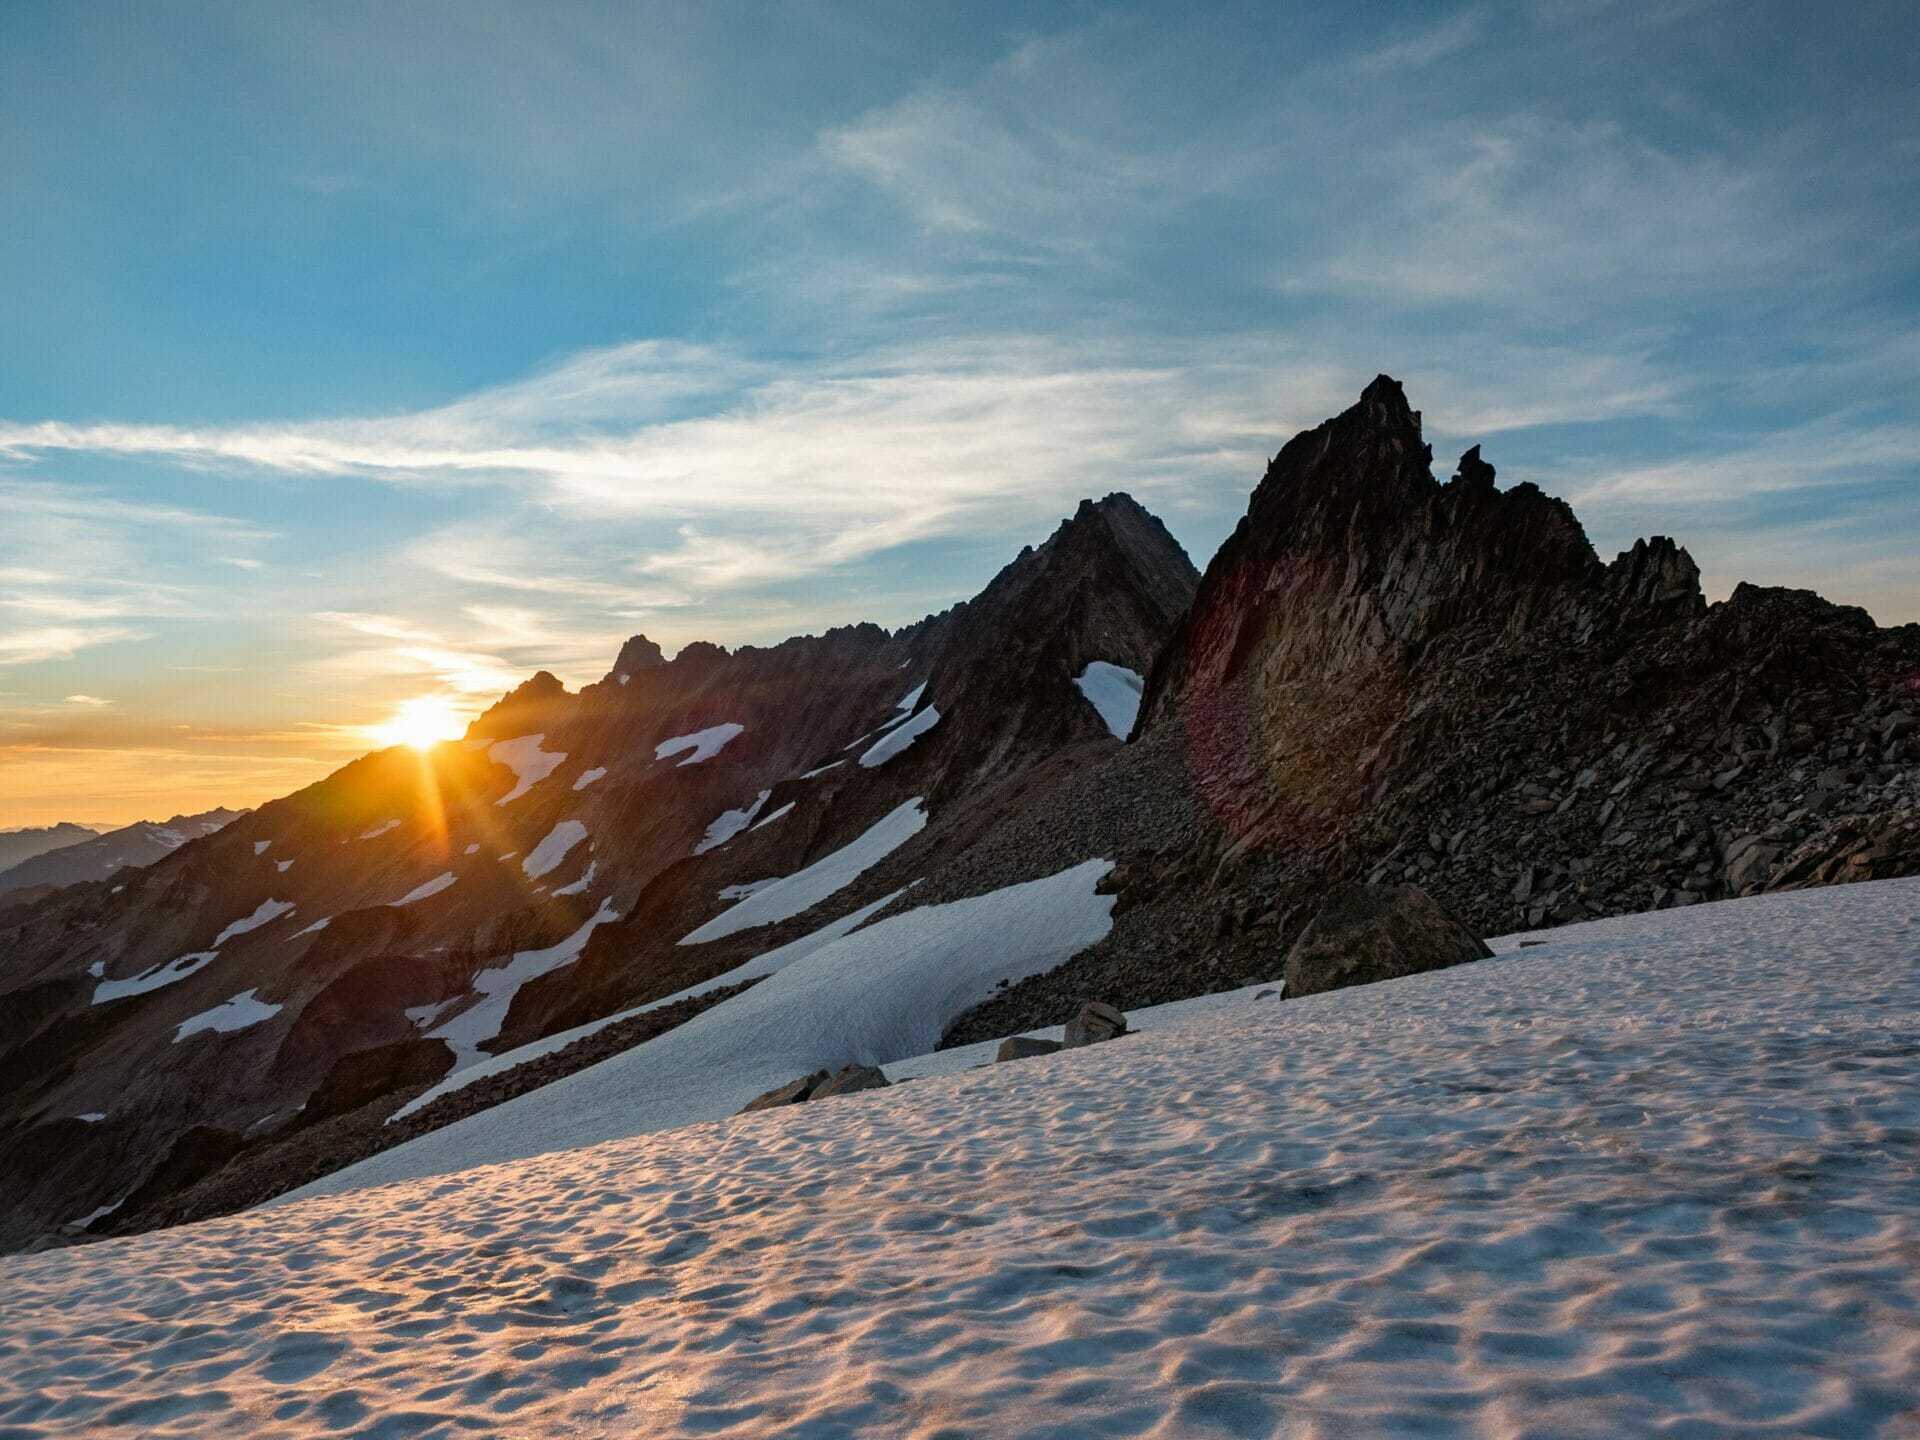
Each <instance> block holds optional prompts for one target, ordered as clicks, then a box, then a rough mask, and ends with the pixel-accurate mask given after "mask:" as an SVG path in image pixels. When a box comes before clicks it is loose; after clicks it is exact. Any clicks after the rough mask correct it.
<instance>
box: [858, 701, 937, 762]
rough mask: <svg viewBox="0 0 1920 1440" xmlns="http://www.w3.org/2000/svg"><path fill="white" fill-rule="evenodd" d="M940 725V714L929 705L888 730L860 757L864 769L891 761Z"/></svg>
mask: <svg viewBox="0 0 1920 1440" xmlns="http://www.w3.org/2000/svg"><path fill="white" fill-rule="evenodd" d="M939 723H940V712H939V711H938V710H936V709H935V708H934V707H933V706H931V705H929V706H927V708H926V709H924V710H922V711H921V712H920V713H919V714H918V715H916V716H914V717H913V718H912V719H911V720H909V721H907V723H906V724H904V725H902V726H899V727H898V728H897V729H893V730H889V731H888V732H887V733H886V734H885V735H883V736H881V737H880V738H879V739H878V740H876V741H874V743H873V745H872V747H871V748H870V749H868V750H865V751H863V752H862V753H861V755H860V764H861V766H862V767H863V768H864V769H868V770H873V769H877V768H878V767H880V766H882V765H884V764H886V763H887V761H889V760H891V759H893V757H894V756H896V755H898V754H899V753H900V752H901V751H903V750H905V749H906V748H907V747H908V746H909V745H911V744H913V742H914V741H916V740H918V739H919V738H920V737H921V736H922V735H924V734H926V733H927V731H929V730H931V729H932V728H933V727H934V726H936V725H938V724H939Z"/></svg>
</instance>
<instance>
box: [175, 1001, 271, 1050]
mask: <svg viewBox="0 0 1920 1440" xmlns="http://www.w3.org/2000/svg"><path fill="white" fill-rule="evenodd" d="M254 995H255V992H254V991H252V990H242V991H241V992H240V993H239V994H238V995H234V996H231V997H230V998H228V999H227V1000H225V1001H223V1002H222V1003H220V1004H218V1005H216V1006H214V1007H213V1009H211V1010H203V1011H202V1012H201V1013H200V1014H198V1015H195V1016H193V1017H191V1018H190V1019H187V1020H184V1021H182V1022H181V1024H180V1028H179V1029H177V1030H175V1031H174V1032H173V1043H174V1044H176V1045H178V1044H179V1043H180V1042H181V1041H182V1040H184V1039H186V1038H187V1037H188V1036H189V1035H197V1034H199V1033H200V1032H201V1031H202V1030H212V1031H216V1032H218V1033H220V1034H229V1033H231V1032H232V1031H235V1030H244V1029H246V1028H247V1027H248V1026H249V1025H258V1024H259V1023H260V1022H261V1021H262V1020H271V1019H272V1018H273V1017H274V1016H275V1015H278V1014H279V1013H280V1007H279V1006H278V1005H269V1004H268V1003H267V1002H266V1001H264V1000H257V999H255V998H254Z"/></svg>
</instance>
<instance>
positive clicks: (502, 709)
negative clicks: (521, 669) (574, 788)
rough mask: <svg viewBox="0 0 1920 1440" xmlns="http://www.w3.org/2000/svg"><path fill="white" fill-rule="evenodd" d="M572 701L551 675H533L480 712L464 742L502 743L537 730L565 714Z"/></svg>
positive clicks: (468, 728)
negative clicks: (497, 741) (483, 739)
mask: <svg viewBox="0 0 1920 1440" xmlns="http://www.w3.org/2000/svg"><path fill="white" fill-rule="evenodd" d="M574 698H575V697H574V696H573V694H572V693H571V692H570V691H569V690H568V689H567V687H566V686H565V685H562V684H561V683H560V680H559V677H557V676H555V675H554V674H553V673H552V672H550V671H546V670H540V671H536V672H535V673H534V675H533V676H532V678H530V679H527V680H523V681H521V682H520V683H519V684H518V685H516V686H514V688H513V689H512V690H509V691H508V692H507V693H506V694H505V695H503V696H502V697H501V698H500V699H498V700H496V701H495V702H494V703H493V704H492V705H491V706H489V707H488V708H487V709H486V710H485V711H483V712H482V713H481V714H480V716H479V718H477V719H476V720H475V721H474V722H473V723H472V724H471V725H469V726H468V727H467V738H468V739H479V738H482V737H485V738H490V739H495V740H505V739H509V738H511V737H512V736H515V735H525V734H528V733H530V732H532V731H536V730H540V729H542V728H543V727H545V726H550V725H552V724H554V723H556V720H557V718H558V717H560V716H562V715H564V714H565V713H566V712H568V711H569V710H570V709H571V707H572V703H573V700H574Z"/></svg>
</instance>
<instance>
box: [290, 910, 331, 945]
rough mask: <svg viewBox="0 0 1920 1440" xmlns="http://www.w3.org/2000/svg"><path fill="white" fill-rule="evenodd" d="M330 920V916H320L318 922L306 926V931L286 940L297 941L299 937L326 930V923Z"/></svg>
mask: <svg viewBox="0 0 1920 1440" xmlns="http://www.w3.org/2000/svg"><path fill="white" fill-rule="evenodd" d="M331 919H333V917H332V916H331V915H322V916H321V917H320V918H319V919H318V920H316V921H314V922H313V924H311V925H309V926H307V928H306V929H304V930H302V931H300V932H298V933H297V934H295V935H292V936H290V937H288V938H290V939H293V940H298V939H299V938H300V936H301V935H311V934H313V932H314V931H316V930H324V929H326V928H327V922H328V921H329V920H331Z"/></svg>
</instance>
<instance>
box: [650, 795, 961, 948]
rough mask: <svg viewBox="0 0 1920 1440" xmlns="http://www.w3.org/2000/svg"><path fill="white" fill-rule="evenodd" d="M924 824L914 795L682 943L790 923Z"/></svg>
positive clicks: (751, 895)
mask: <svg viewBox="0 0 1920 1440" xmlns="http://www.w3.org/2000/svg"><path fill="white" fill-rule="evenodd" d="M926 825H927V812H926V810H925V809H923V808H922V799H921V797H920V796H918V795H916V796H914V797H913V799H911V800H908V801H906V802H905V803H904V804H902V805H900V806H898V807H896V808H895V809H893V810H890V811H888V812H887V814H885V815H884V816H882V817H881V818H880V819H879V820H877V821H875V822H874V824H873V825H872V826H871V827H870V828H869V829H868V830H867V831H866V832H865V833H864V834H862V835H861V836H860V837H859V838H858V839H856V840H853V841H852V842H851V843H849V844H846V845H843V846H841V847H840V848H839V849H838V850H835V851H834V852H833V853H832V854H831V855H822V856H821V857H820V858H819V859H818V860H816V861H814V862H813V864H811V865H809V866H807V868H806V869H804V870H796V871H794V872H793V874H791V875H784V876H782V877H781V878H780V879H778V880H776V881H774V882H773V883H772V884H771V885H766V886H761V887H759V888H757V889H755V890H754V891H753V893H752V894H750V895H748V896H747V897H746V898H745V899H743V900H741V901H740V902H739V903H738V904H736V905H734V906H733V907H732V908H731V909H728V910H722V911H721V912H720V913H719V914H718V915H716V916H714V917H713V919H711V920H709V921H707V923H706V924H704V925H702V926H701V927H700V928H699V929H697V930H695V931H693V932H692V933H691V934H689V935H685V936H682V937H681V940H680V943H681V944H682V945H700V944H704V943H705V942H706V941H708V940H719V939H722V938H724V937H725V936H728V935H736V934H738V933H739V932H740V931H742V930H751V929H753V928H754V927H755V926H756V925H771V924H773V923H774V921H776V920H787V919H791V918H792V917H793V916H795V915H798V914H799V913H800V912H801V911H803V910H807V909H810V908H811V907H813V906H815V905H817V904H819V903H820V902H821V901H822V900H824V899H826V898H827V897H828V896H829V895H831V894H833V893H834V891H836V890H838V889H840V888H841V887H842V886H844V885H848V884H851V883H852V882H853V881H854V880H855V879H856V878H857V877H858V876H859V875H860V873H861V872H862V871H864V870H866V869H868V868H869V867H870V866H873V865H877V864H879V863H880V862H881V861H882V860H884V859H886V857H887V856H888V855H890V854H892V853H893V852H894V851H895V850H898V849H899V848H900V847H901V846H902V845H904V844H906V843H907V841H909V840H911V839H912V838H913V837H914V836H915V835H918V834H919V833H920V832H921V831H922V830H924V829H925V828H926Z"/></svg>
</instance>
